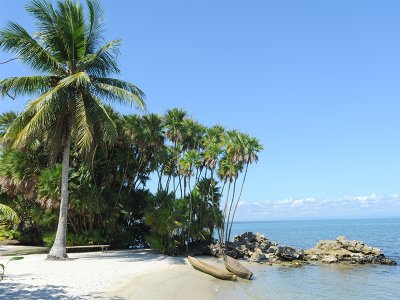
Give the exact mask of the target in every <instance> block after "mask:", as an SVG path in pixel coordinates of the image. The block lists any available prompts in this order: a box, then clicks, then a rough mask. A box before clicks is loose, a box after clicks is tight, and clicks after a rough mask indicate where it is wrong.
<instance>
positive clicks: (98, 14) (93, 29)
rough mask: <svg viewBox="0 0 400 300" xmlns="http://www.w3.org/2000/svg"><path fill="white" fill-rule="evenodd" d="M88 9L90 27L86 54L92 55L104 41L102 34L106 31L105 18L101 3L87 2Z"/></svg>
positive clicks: (89, 0) (95, 1)
mask: <svg viewBox="0 0 400 300" xmlns="http://www.w3.org/2000/svg"><path fill="white" fill-rule="evenodd" d="M87 7H88V12H89V24H90V25H89V28H88V30H87V31H88V32H87V38H86V39H87V40H86V53H88V54H91V53H94V52H95V49H96V48H97V46H98V44H99V43H100V41H101V40H102V37H101V34H102V32H103V31H104V29H103V25H104V20H105V17H104V12H103V10H102V8H101V5H100V3H99V1H97V0H87Z"/></svg>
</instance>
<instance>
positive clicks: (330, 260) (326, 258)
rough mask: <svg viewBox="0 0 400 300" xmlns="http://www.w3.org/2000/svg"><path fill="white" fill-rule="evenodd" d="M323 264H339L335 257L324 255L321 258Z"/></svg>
mask: <svg viewBox="0 0 400 300" xmlns="http://www.w3.org/2000/svg"><path fill="white" fill-rule="evenodd" d="M322 262H323V263H327V264H332V263H337V262H339V261H338V259H337V258H336V256H333V255H326V256H324V257H323V258H322Z"/></svg>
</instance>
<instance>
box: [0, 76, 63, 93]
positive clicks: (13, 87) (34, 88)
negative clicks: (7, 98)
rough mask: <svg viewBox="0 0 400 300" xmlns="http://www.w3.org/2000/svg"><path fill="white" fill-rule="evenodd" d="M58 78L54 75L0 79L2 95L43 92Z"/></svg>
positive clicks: (54, 83)
mask: <svg viewBox="0 0 400 300" xmlns="http://www.w3.org/2000/svg"><path fill="white" fill-rule="evenodd" d="M58 80H59V78H58V77H56V76H22V77H10V78H6V79H3V80H0V93H1V95H2V96H4V95H6V94H9V93H12V94H14V95H15V96H23V95H32V94H38V93H40V94H43V93H46V92H47V91H49V89H50V88H51V86H52V85H56V83H57V82H58Z"/></svg>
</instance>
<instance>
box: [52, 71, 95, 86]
mask: <svg viewBox="0 0 400 300" xmlns="http://www.w3.org/2000/svg"><path fill="white" fill-rule="evenodd" d="M89 84H90V77H89V75H88V74H86V73H85V72H79V73H75V74H72V75H69V76H68V77H65V78H64V79H62V80H61V81H60V82H59V84H58V85H57V87H62V88H71V87H73V88H75V89H79V88H86V87H88V85H89Z"/></svg>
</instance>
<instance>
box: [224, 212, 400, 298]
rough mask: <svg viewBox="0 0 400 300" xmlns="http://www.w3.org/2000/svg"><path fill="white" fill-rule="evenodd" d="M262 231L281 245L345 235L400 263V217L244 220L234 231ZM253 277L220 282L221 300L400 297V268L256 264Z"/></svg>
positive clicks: (304, 244)
mask: <svg viewBox="0 0 400 300" xmlns="http://www.w3.org/2000/svg"><path fill="white" fill-rule="evenodd" d="M246 231H253V232H260V233H262V234H264V235H265V236H267V237H268V238H269V239H270V240H271V241H273V242H277V243H278V244H279V245H287V246H292V247H296V248H301V249H307V248H311V247H313V246H315V245H316V243H317V242H318V241H319V240H322V239H335V238H336V237H338V236H341V235H344V236H346V238H348V239H351V240H361V241H363V242H365V243H366V244H368V245H370V246H373V247H378V248H380V249H381V250H382V252H383V253H384V254H385V255H386V256H387V257H389V258H392V259H394V260H396V261H397V262H398V263H399V264H400V219H368V220H312V221H277V222H239V223H236V224H234V227H233V232H234V234H241V233H244V232H246ZM251 266H252V270H253V271H254V280H253V281H239V282H236V283H220V284H219V285H218V286H217V287H216V289H217V290H218V292H219V295H220V299H271V300H273V299H353V300H354V299H400V266H399V265H398V266H381V265H336V264H333V265H325V264H311V265H305V266H303V267H301V268H290V267H283V266H265V265H256V264H252V265H251Z"/></svg>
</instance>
